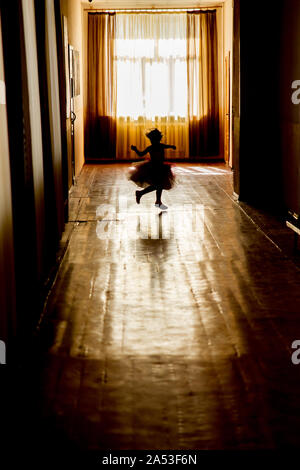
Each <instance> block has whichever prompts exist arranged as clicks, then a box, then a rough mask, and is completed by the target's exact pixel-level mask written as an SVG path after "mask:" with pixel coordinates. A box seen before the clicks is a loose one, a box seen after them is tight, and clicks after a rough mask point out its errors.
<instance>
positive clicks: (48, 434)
mask: <svg viewBox="0 0 300 470" xmlns="http://www.w3.org/2000/svg"><path fill="white" fill-rule="evenodd" d="M175 171H176V175H177V185H176V187H175V188H174V189H172V190H171V191H165V192H164V193H163V197H162V200H163V202H164V203H165V204H167V205H168V206H169V210H168V211H167V212H163V213H160V211H159V210H158V209H156V208H155V207H154V202H155V195H154V193H150V194H147V195H146V196H144V197H143V198H142V200H141V204H140V205H139V206H138V205H137V204H136V203H135V197H134V191H135V189H136V188H135V186H134V185H133V183H131V182H128V181H127V178H126V165H121V164H120V165H109V164H107V165H101V166H100V165H98V166H97V165H88V166H85V167H84V169H83V171H82V173H81V175H80V177H79V178H78V181H77V184H76V186H75V187H74V188H73V189H72V192H71V199H70V223H69V227H68V229H69V231H70V228H71V235H70V239H69V244H68V247H67V250H66V253H65V256H64V258H63V262H62V264H61V267H60V270H59V272H58V275H57V278H56V281H55V284H54V287H53V289H52V291H51V293H50V295H49V298H48V303H47V308H46V311H45V314H44V319H43V322H42V326H41V332H40V338H41V340H40V348H41V352H40V358H39V361H37V363H36V364H34V365H31V366H30V370H32V371H34V372H32V374H34V377H35V379H32V377H31V379H28V380H31V385H28V396H30V397H31V398H30V399H29V401H28V406H27V410H28V416H31V418H29V419H32V420H33V422H34V423H35V432H36V434H37V435H39V436H40V440H41V441H42V442H43V443H44V444H45V443H46V444H45V445H46V446H48V447H49V448H50V449H52V450H56V449H58V448H60V447H61V448H64V449H71V450H72V452H74V449H76V450H78V449H79V450H86V449H88V450H97V449H112V450H113V449H264V448H267V449H274V448H285V447H291V448H292V447H299V446H300V365H299V366H297V365H294V364H292V361H291V355H292V349H291V343H292V342H293V341H294V340H295V339H300V272H299V269H298V268H297V266H296V265H295V263H294V262H293V261H292V260H291V259H290V258H289V257H288V256H286V255H285V254H284V253H283V252H282V250H280V249H279V248H278V246H277V245H276V244H275V243H274V242H272V240H271V238H270V237H269V236H268V235H267V234H266V230H265V229H266V227H260V226H259V223H256V222H254V221H253V219H252V218H251V217H249V215H247V213H246V211H245V206H243V207H241V205H239V204H238V203H237V202H236V201H234V199H233V197H232V192H233V190H232V173H231V171H230V170H228V169H227V168H226V167H225V166H224V165H222V164H214V165H208V164H207V165H204V164H202V165H201V164H194V165H192V164H178V165H177V166H176V169H175ZM291 237H292V235H291ZM33 380H34V381H33ZM28 383H29V382H28ZM33 383H34V384H35V388H34V386H33ZM33 388H34V390H33ZM33 397H34V399H33ZM21 404H22V401H21ZM31 407H34V410H35V411H34V413H33V411H32V410H31ZM24 426H25V425H24Z"/></svg>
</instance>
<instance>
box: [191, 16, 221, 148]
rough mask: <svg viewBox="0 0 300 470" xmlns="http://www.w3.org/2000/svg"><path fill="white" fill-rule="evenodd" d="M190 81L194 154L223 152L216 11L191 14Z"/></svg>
mask: <svg viewBox="0 0 300 470" xmlns="http://www.w3.org/2000/svg"><path fill="white" fill-rule="evenodd" d="M187 75H188V78H187V83H188V119H189V150H190V157H199V156H212V155H218V154H219V96H218V44H217V26H216V11H215V10H208V11H197V12H188V14H187Z"/></svg>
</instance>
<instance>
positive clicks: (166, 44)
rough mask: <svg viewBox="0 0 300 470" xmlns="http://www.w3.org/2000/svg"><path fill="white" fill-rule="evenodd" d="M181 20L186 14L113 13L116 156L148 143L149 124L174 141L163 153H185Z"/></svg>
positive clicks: (183, 31) (128, 155)
mask: <svg viewBox="0 0 300 470" xmlns="http://www.w3.org/2000/svg"><path fill="white" fill-rule="evenodd" d="M186 24H187V23H186V13H182V14H178V13H177V14H172V13H166V14H164V13H160V14H151V13H136V14H122V13H121V14H118V15H117V18H116V32H117V33H116V56H115V57H116V69H117V158H119V159H123V158H125V159H126V158H132V157H133V156H134V155H133V153H132V151H131V150H130V145H131V144H133V145H136V146H137V147H138V148H145V147H146V146H147V145H149V141H147V139H146V137H145V132H146V131H147V130H149V129H151V128H153V127H158V128H159V129H160V131H161V132H162V133H163V135H164V138H163V142H164V143H168V144H172V145H176V151H167V152H166V157H168V152H169V154H170V156H172V157H181V158H182V157H186V158H187V157H188V155H189V151H188V120H187V74H186V48H187V42H186V41H187V40H186ZM171 152H172V153H171Z"/></svg>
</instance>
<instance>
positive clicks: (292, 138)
mask: <svg viewBox="0 0 300 470" xmlns="http://www.w3.org/2000/svg"><path fill="white" fill-rule="evenodd" d="M283 3H284V7H283V15H282V47H281V82H280V97H281V103H280V104H281V115H280V128H281V129H280V133H281V151H282V169H283V185H284V201H285V204H286V206H287V208H288V209H290V210H293V211H294V212H296V213H297V214H300V104H298V105H295V104H293V103H292V100H291V95H292V93H293V92H294V91H295V90H293V89H292V88H291V84H292V82H293V81H294V80H300V2H299V0H288V1H286V2H283ZM299 96H300V94H298V97H299Z"/></svg>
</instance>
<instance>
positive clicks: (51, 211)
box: [0, 0, 68, 363]
mask: <svg viewBox="0 0 300 470" xmlns="http://www.w3.org/2000/svg"><path fill="white" fill-rule="evenodd" d="M56 4H57V5H58V7H59V3H58V2H56ZM24 5H25V6H24ZM54 6H55V3H54V0H53V3H52V4H51V2H47V3H46V1H43V2H42V1H39V2H36V11H35V9H34V2H33V0H31V1H30V2H29V0H28V3H27V4H26V3H25V4H24V3H23V2H21V0H10V1H9V2H4V1H1V0H0V13H1V18H2V40H3V58H4V61H3V62H4V72H5V83H6V107H5V111H6V114H7V131H8V132H7V134H8V149H7V150H8V151H7V159H8V160H9V161H8V162H7V163H8V167H9V172H10V182H11V199H12V205H11V206H12V207H10V213H11V218H12V222H13V223H12V225H13V227H12V229H13V240H12V245H13V246H12V251H13V253H11V254H9V255H11V258H13V261H14V273H15V290H14V292H15V312H16V313H15V321H14V332H13V336H14V337H13V340H10V341H9V343H7V345H8V347H7V353H8V356H9V362H10V363H11V362H12V361H14V360H16V361H18V359H19V357H21V356H22V352H23V351H24V350H25V349H24V348H26V347H27V346H28V344H30V338H31V337H32V333H33V332H34V330H35V328H36V326H37V324H38V321H39V319H40V315H41V311H42V308H43V303H44V300H45V296H46V294H47V291H48V288H49V285H50V283H51V279H52V278H53V276H54V274H55V268H56V262H57V261H56V257H57V250H58V248H59V241H60V237H61V235H62V231H63V229H64V220H65V219H64V216H66V213H67V203H68V174H67V161H66V160H67V155H66V154H67V152H66V147H65V145H64V139H65V127H63V126H61V124H60V122H58V121H60V120H61V117H62V116H63V119H65V108H64V106H63V105H64V104H65V94H64V93H63V92H64V90H61V89H60V90H59V91H60V93H54V91H55V90H57V86H56V85H57V84H58V88H59V87H63V86H65V80H63V79H61V80H60V81H59V74H60V72H61V70H60V67H61V68H62V70H64V69H63V64H62V63H61V55H62V34H61V30H60V10H59V9H58V11H57V12H56V13H57V14H56V23H55V22H54V21H52V22H51V27H52V36H51V38H53V36H54V37H55V34H56V33H58V34H57V39H58V41H61V43H60V44H59V42H58V41H57V43H58V47H57V45H56V44H54V42H53V41H51V40H50V39H49V38H50V36H49V24H48V23H49V22H48V23H47V26H48V29H47V33H48V34H46V29H45V25H46V20H47V19H49V18H50V19H53V18H54V14H52V13H53V12H54ZM46 7H47V8H46ZM50 7H52V9H50V12H49V11H48V10H49V8H50ZM26 8H27V9H26ZM35 12H36V16H35ZM29 14H30V15H29ZM26 15H27V16H26ZM4 18H5V20H4ZM29 20H30V21H29ZM36 33H37V34H36ZM28 38H30V39H31V40H32V42H33V43H35V39H36V43H37V51H35V47H33V46H32V48H31V50H30V52H31V54H28V48H27V49H26V44H28V42H26V41H28ZM12 51H13V53H12ZM49 51H50V52H51V59H52V61H51V60H50V59H48V56H47V54H49V55H50V52H49ZM59 59H60V60H59ZM56 61H57V65H58V70H57V68H56V67H54V66H53V62H54V63H56ZM50 62H51V66H53V68H52V69H51V70H50V65H49V64H50ZM36 64H37V65H38V71H37V68H36V67H35V65H36ZM50 72H51V73H50ZM32 83H37V86H36V87H33V86H31V87H30V84H32ZM53 90H54V91H53ZM32 98H35V101H34V105H35V106H34V107H31V106H30V103H31V105H32V102H33V99H32ZM30 100H31V101H30ZM37 116H40V119H35V118H36V117H37ZM53 116H55V122H54V123H53V120H54V117H53ZM0 117H1V116H0ZM5 117H6V116H5ZM51 119H52V121H51ZM55 126H56V127H55ZM53 129H54V130H56V132H54V131H53ZM54 136H55V145H53V142H52V141H53V139H54ZM1 137H3V136H1ZM37 139H39V142H40V145H37V144H36V143H37ZM0 140H1V143H2V138H1V139H0ZM60 141H61V142H60ZM58 144H59V145H58ZM61 149H63V150H62V151H61ZM37 163H38V164H39V166H38V165H37ZM38 170H39V171H38ZM40 208H42V210H41V209H40ZM0 230H1V233H0V242H1V240H2V239H3V237H4V236H3V231H4V228H3V226H1V227H0ZM5 240H6V239H5ZM1 249H2V246H1V243H0V263H1V266H0V283H1V284H3V283H4V281H3V273H5V266H6V264H5V262H4V261H3V258H4V257H3V256H1ZM8 274H9V273H8ZM2 290H3V289H2ZM0 296H1V289H0ZM6 303H7V302H6ZM3 304H4V302H3V301H1V299H0V306H2V305H3ZM6 310H7V311H6V312H5V311H3V310H2V311H1V310H0V340H1V339H5V340H6V337H7V336H8V334H6V336H5V335H4V333H5V332H4V333H3V331H2V330H4V327H3V326H2V325H4V326H6V325H9V324H10V323H11V322H10V316H11V315H12V314H11V313H10V312H9V311H8V308H6ZM4 320H5V321H4ZM11 351H12V352H11Z"/></svg>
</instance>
